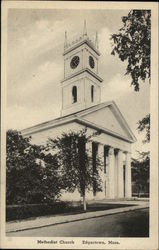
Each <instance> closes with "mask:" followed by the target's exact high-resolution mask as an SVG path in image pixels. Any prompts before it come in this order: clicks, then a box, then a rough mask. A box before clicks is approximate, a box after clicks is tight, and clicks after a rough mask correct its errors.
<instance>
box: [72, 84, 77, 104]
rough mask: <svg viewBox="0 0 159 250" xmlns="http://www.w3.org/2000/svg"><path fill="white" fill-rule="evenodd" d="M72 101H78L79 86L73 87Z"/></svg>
mask: <svg viewBox="0 0 159 250" xmlns="http://www.w3.org/2000/svg"><path fill="white" fill-rule="evenodd" d="M72 102H73V103H75V102H77V87H76V86H73V88H72Z"/></svg>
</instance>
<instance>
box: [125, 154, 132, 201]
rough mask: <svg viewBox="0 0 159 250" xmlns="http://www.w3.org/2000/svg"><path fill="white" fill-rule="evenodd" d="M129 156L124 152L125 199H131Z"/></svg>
mask: <svg viewBox="0 0 159 250" xmlns="http://www.w3.org/2000/svg"><path fill="white" fill-rule="evenodd" d="M131 195H132V191H131V154H130V153H128V152H126V165H125V197H126V198H131Z"/></svg>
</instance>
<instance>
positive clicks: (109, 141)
mask: <svg viewBox="0 0 159 250" xmlns="http://www.w3.org/2000/svg"><path fill="white" fill-rule="evenodd" d="M63 60H64V78H63V79H62V81H61V92H62V108H61V116H60V117H59V118H57V119H54V120H50V121H48V122H44V123H41V124H38V125H35V126H32V127H30V128H27V129H24V130H23V131H22V135H23V136H31V137H32V142H33V143H35V144H38V145H42V144H45V143H46V141H47V139H48V138H49V137H51V138H56V137H57V136H59V135H60V134H61V133H62V132H66V133H67V132H70V131H79V130H82V129H84V128H87V132H88V133H90V134H91V133H92V134H93V133H94V132H99V131H100V133H99V134H98V136H95V138H94V139H93V140H94V141H93V142H91V143H90V142H89V143H88V145H86V146H87V149H89V152H90V154H91V156H92V159H95V157H93V155H94V154H99V156H100V157H101V158H102V162H103V167H102V171H101V173H100V175H101V180H102V191H101V192H96V193H93V192H92V193H90V192H89V193H88V194H87V195H86V197H87V199H92V198H93V199H119V198H131V145H132V143H134V142H135V141H136V138H135V136H134V135H133V133H132V131H131V130H130V128H129V126H128V124H127V122H126V120H125V119H124V117H123V115H122V113H121V112H120V110H119V109H118V107H117V105H116V104H115V102H114V101H112V100H108V101H107V102H104V103H101V83H102V81H103V79H102V78H101V77H100V75H99V68H98V64H99V60H100V52H99V48H98V35H97V34H96V39H95V41H94V42H93V41H91V40H90V38H89V36H88V35H87V30H86V23H84V30H83V35H82V36H81V37H79V39H77V40H75V41H73V42H72V43H68V40H67V33H65V41H64V52H63ZM92 164H94V163H93V162H92ZM92 166H93V165H92ZM63 199H65V200H78V199H80V194H79V193H78V192H75V193H73V194H72V193H71V194H70V193H64V194H63Z"/></svg>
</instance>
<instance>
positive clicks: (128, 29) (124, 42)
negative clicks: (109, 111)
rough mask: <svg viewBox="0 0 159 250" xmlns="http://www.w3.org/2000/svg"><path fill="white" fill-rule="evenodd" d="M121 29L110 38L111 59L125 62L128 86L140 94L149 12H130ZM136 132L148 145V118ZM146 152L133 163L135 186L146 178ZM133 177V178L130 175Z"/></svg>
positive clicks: (146, 71)
mask: <svg viewBox="0 0 159 250" xmlns="http://www.w3.org/2000/svg"><path fill="white" fill-rule="evenodd" d="M122 22H123V27H121V28H120V29H119V33H118V34H113V35H112V36H111V40H112V41H113V50H112V52H111V54H112V55H115V54H117V55H118V56H119V58H120V60H121V61H125V60H126V61H127V62H128V64H127V68H126V74H129V75H130V76H131V79H132V81H131V85H133V86H134V90H135V91H139V90H140V83H141V82H144V81H145V80H146V79H148V80H149V83H151V81H150V79H151V70H150V55H151V54H150V52H151V10H131V11H130V12H129V13H128V15H127V16H123V17H122ZM137 129H138V131H139V132H142V131H146V137H145V140H144V141H143V143H146V142H150V114H148V115H147V116H145V117H144V118H143V119H141V120H140V121H139V122H138V127H137ZM149 163H150V157H149V152H142V153H141V152H140V160H136V161H133V163H132V167H133V176H135V178H136V180H137V185H138V187H139V185H141V186H143V183H144V185H146V184H145V182H147V180H148V178H149ZM134 173H135V174H134Z"/></svg>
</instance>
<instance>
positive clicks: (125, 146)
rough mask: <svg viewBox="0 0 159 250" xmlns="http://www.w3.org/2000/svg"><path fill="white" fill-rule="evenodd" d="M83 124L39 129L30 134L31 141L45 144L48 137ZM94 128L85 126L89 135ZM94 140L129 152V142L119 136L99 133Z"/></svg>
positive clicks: (73, 123)
mask: <svg viewBox="0 0 159 250" xmlns="http://www.w3.org/2000/svg"><path fill="white" fill-rule="evenodd" d="M84 128H85V126H84V125H80V124H78V123H76V122H72V123H71V124H70V123H68V124H65V125H61V126H56V127H54V128H50V129H47V130H43V131H40V132H38V133H34V134H32V135H31V136H32V143H35V144H37V145H41V144H43V145H44V144H46V141H47V139H48V138H49V137H51V138H56V137H57V136H60V135H61V134H62V133H63V132H65V133H68V132H71V131H79V130H82V129H84ZM95 131H96V130H95V129H92V128H87V134H88V135H91V134H93V133H94V132H95ZM94 141H96V142H98V143H101V144H103V145H110V146H112V147H114V148H120V149H121V150H123V151H128V152H131V143H129V142H126V141H123V140H121V139H119V138H116V137H113V136H112V135H108V134H105V133H101V134H100V135H98V136H94Z"/></svg>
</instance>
